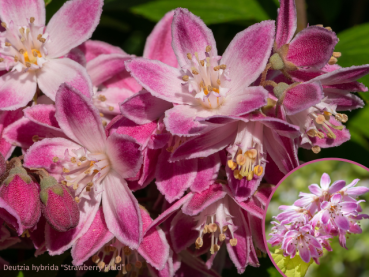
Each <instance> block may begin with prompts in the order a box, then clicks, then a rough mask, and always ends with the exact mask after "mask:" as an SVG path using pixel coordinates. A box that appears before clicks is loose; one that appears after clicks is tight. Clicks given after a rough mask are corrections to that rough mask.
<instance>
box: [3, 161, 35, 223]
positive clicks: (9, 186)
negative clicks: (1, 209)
mask: <svg viewBox="0 0 369 277" xmlns="http://www.w3.org/2000/svg"><path fill="white" fill-rule="evenodd" d="M39 192H40V188H39V185H38V184H37V183H35V182H34V181H33V180H32V179H31V177H30V176H29V175H28V174H27V171H26V170H25V169H24V168H22V167H20V166H16V167H14V168H12V169H11V170H10V172H9V176H8V177H7V178H6V179H5V181H4V183H3V184H2V186H1V187H0V197H1V198H2V199H3V200H4V201H5V202H7V203H8V205H9V206H11V207H12V208H13V209H14V210H15V211H16V212H17V214H18V215H19V217H20V219H21V223H22V225H23V229H30V228H32V227H34V226H35V225H36V224H37V222H38V220H39V219H40V216H41V203H40V198H39Z"/></svg>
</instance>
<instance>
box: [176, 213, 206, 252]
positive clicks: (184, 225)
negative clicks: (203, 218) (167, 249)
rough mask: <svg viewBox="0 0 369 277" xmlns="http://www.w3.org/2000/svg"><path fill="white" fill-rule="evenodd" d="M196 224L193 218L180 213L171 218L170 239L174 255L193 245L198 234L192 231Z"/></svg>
mask: <svg viewBox="0 0 369 277" xmlns="http://www.w3.org/2000/svg"><path fill="white" fill-rule="evenodd" d="M196 223H197V222H196V220H195V218H194V217H192V216H188V215H185V214H183V213H182V212H179V213H177V215H176V216H175V217H174V218H173V220H172V223H171V228H170V237H171V241H172V246H173V250H174V251H175V252H176V253H179V252H181V251H182V250H185V249H186V248H187V247H189V246H190V245H192V244H194V243H195V241H196V239H197V238H198V237H199V232H198V231H196V230H194V228H195V226H196ZM204 239H206V238H204Z"/></svg>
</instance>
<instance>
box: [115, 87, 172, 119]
mask: <svg viewBox="0 0 369 277" xmlns="http://www.w3.org/2000/svg"><path fill="white" fill-rule="evenodd" d="M172 107H173V105H172V104H171V103H169V102H167V101H165V100H162V99H160V98H157V97H155V96H152V95H151V94H150V93H149V92H147V91H145V90H143V91H140V92H139V93H136V94H134V95H132V96H131V97H130V98H128V99H126V100H125V101H124V102H123V103H122V104H120V110H121V113H122V114H123V115H124V116H126V117H127V118H129V119H130V120H132V121H134V122H135V123H137V124H146V123H149V122H151V121H154V120H156V119H158V118H159V117H160V116H162V115H163V114H164V112H165V111H166V110H168V109H170V108H172Z"/></svg>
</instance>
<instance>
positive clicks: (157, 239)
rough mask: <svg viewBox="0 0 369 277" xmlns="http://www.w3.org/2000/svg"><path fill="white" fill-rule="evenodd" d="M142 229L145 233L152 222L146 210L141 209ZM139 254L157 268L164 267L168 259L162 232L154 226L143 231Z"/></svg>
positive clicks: (167, 247)
mask: <svg viewBox="0 0 369 277" xmlns="http://www.w3.org/2000/svg"><path fill="white" fill-rule="evenodd" d="M140 211H141V218H142V230H143V232H144V233H145V232H146V230H147V229H148V228H149V226H150V224H151V223H152V219H151V217H150V215H149V214H148V212H147V211H146V210H144V209H141V210H140ZM138 252H139V253H140V255H141V256H142V257H143V258H144V259H145V260H146V261H147V262H148V263H149V264H150V265H151V266H153V267H155V268H156V269H157V270H162V269H164V267H165V265H166V263H167V261H168V259H169V244H168V242H167V240H166V238H165V234H164V232H163V231H162V230H161V229H159V228H158V227H156V229H150V230H149V231H148V232H146V233H145V236H144V238H143V240H142V242H141V244H140V247H139V248H138Z"/></svg>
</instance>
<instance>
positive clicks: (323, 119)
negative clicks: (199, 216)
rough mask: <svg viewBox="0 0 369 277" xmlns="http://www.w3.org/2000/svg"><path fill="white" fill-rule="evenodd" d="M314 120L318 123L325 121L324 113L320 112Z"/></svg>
mask: <svg viewBox="0 0 369 277" xmlns="http://www.w3.org/2000/svg"><path fill="white" fill-rule="evenodd" d="M315 122H316V123H318V124H323V123H324V122H325V117H324V115H322V114H320V115H318V116H317V117H316V118H315Z"/></svg>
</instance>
